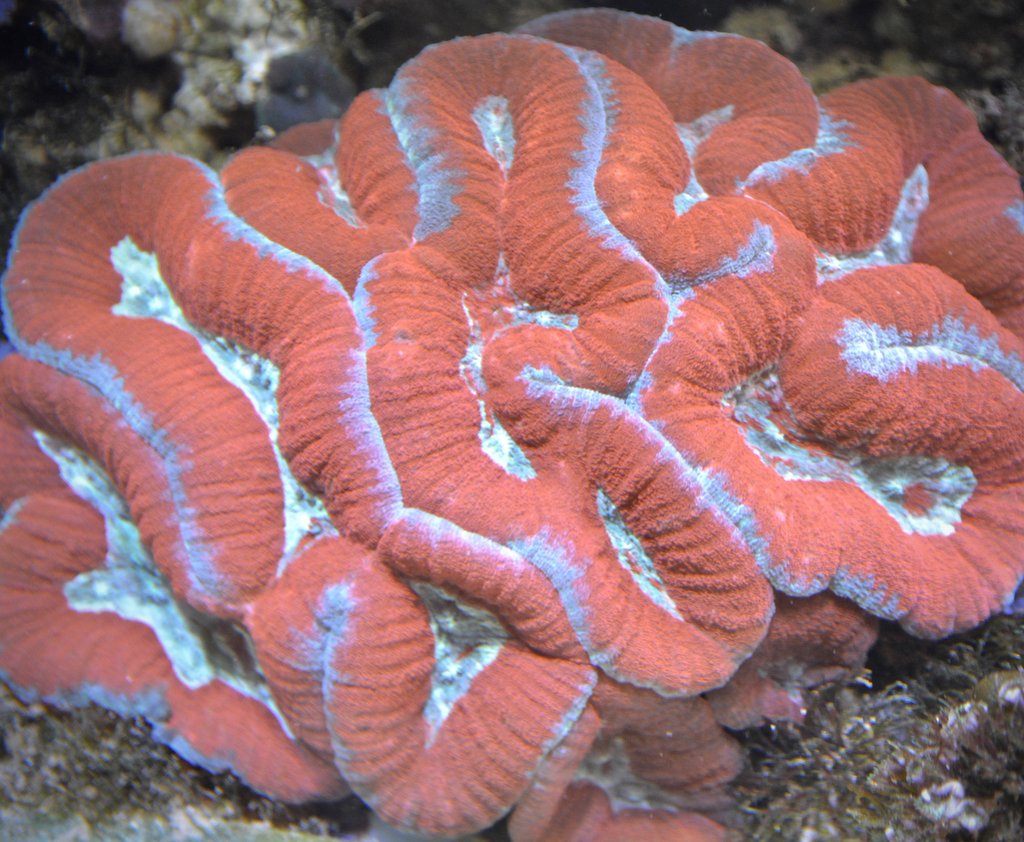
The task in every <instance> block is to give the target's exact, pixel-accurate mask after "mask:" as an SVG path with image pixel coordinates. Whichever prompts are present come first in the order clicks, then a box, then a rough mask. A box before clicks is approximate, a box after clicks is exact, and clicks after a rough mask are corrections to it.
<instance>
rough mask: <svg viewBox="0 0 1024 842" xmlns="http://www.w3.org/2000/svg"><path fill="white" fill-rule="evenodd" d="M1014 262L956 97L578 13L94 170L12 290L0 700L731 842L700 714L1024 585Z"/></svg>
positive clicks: (780, 694) (326, 779)
mask: <svg viewBox="0 0 1024 842" xmlns="http://www.w3.org/2000/svg"><path fill="white" fill-rule="evenodd" d="M300 140H301V142H299V141H300ZM1022 266H1024V199H1022V196H1021V191H1020V187H1019V184H1018V182H1017V179H1016V176H1015V175H1014V173H1012V171H1011V170H1010V169H1009V168H1008V167H1007V166H1006V165H1005V164H1004V163H1003V162H1002V161H1001V159H999V157H998V155H996V153H995V152H993V151H992V149H991V148H990V147H989V146H988V145H987V144H986V143H985V142H984V141H983V140H982V138H981V136H980V134H979V133H978V131H977V128H976V127H975V125H974V123H973V121H972V120H971V119H970V116H969V113H968V112H967V110H966V109H965V107H964V106H963V105H961V104H960V103H959V102H957V101H956V100H955V98H953V97H952V95H950V94H949V92H947V91H943V90H940V89H937V88H934V87H932V86H930V85H928V84H927V83H925V82H923V81H921V80H916V79H882V80H872V81H865V82H859V83H857V84H855V85H851V86H848V87H846V88H842V89H839V90H837V91H835V92H833V93H831V94H829V95H828V96H827V97H823V98H822V99H820V100H818V99H816V98H815V97H814V96H813V94H812V93H811V91H810V88H809V87H808V86H807V84H806V82H805V81H804V80H803V79H802V78H801V77H800V75H799V73H798V72H797V71H796V70H795V68H793V67H792V65H790V64H789V63H788V62H786V61H785V60H784V59H782V58H781V57H779V56H777V55H775V54H774V53H772V52H771V51H770V50H768V49H767V48H766V47H764V46H763V45H761V44H758V43H756V42H752V41H749V40H746V39H743V38H739V37H736V36H730V35H720V34H717V33H694V32H687V31H685V30H681V29H678V28H675V27H673V26H671V25H669V24H667V23H664V22H662V21H657V20H653V19H648V18H641V17H638V16H635V15H628V14H623V13H619V12H611V11H604V10H589V11H588V10H584V11H576V12H568V13H561V14H557V15H554V16H549V17H547V18H542V19H541V20H539V21H536V22H534V23H532V24H530V25H529V26H527V27H526V28H525V29H524V31H523V32H522V33H519V34H514V35H490V36H482V37H479V38H467V39H460V40H457V41H453V42H449V43H445V44H440V45H436V46H434V47H431V48H429V49H427V50H425V51H424V52H423V53H422V54H421V55H420V56H419V57H418V58H416V59H414V60H413V61H411V62H409V63H408V64H407V65H405V67H403V68H402V69H401V70H400V71H399V73H398V75H397V76H396V78H395V80H394V81H393V82H392V84H391V85H390V86H389V87H388V88H387V89H384V90H374V91H367V92H365V93H363V94H362V95H361V96H360V97H359V98H358V99H357V100H356V102H355V103H354V104H353V106H352V107H351V109H350V110H349V111H348V113H347V114H346V115H345V116H344V117H343V118H342V119H341V120H340V121H339V123H338V124H337V126H336V127H334V129H333V130H331V129H330V128H329V127H325V126H323V125H320V126H317V127H315V130H310V131H306V132H304V133H303V134H302V136H301V138H298V136H297V135H296V136H295V137H293V138H292V139H290V140H289V139H288V138H287V137H286V138H282V139H281V141H280V142H279V143H277V144H275V145H274V147H272V148H271V147H268V148H258V149H249V150H245V151H242V152H240V153H238V154H237V155H236V156H235V157H234V158H232V159H231V160H230V161H229V162H228V163H227V165H226V166H225V167H224V168H223V170H222V171H221V172H220V173H215V172H213V171H211V170H209V169H207V168H206V167H204V166H202V165H201V164H199V163H197V162H195V161H191V160H188V159H185V158H181V157H176V156H173V155H167V154H140V155H135V156H130V157H126V158H121V159H117V160H112V161H105V162H101V163H97V164H93V165H90V166H88V167H85V168H83V169H81V170H79V171H77V172H74V173H72V174H70V175H68V176H66V177H64V178H63V179H62V180H61V181H60V182H58V183H57V184H56V185H55V186H54V187H52V188H51V189H50V190H49V191H48V192H47V193H46V194H45V195H44V196H43V197H42V198H41V199H39V200H38V201H37V202H36V203H35V204H34V205H32V206H31V207H30V208H29V209H28V210H27V211H26V212H25V215H24V216H23V218H22V221H21V222H20V224H19V227H18V229H17V232H16V235H15V238H14V242H13V244H12V250H11V257H10V261H9V265H8V267H7V270H6V274H5V275H4V278H3V308H4V319H5V322H4V325H5V331H6V333H7V336H8V337H9V339H10V342H11V345H12V346H13V350H12V351H11V352H10V353H7V354H6V355H3V356H2V358H0V461H2V464H3V465H4V471H3V472H2V473H0V603H2V606H3V608H2V610H0V675H2V677H3V678H4V679H5V680H6V681H7V682H9V683H10V684H11V685H12V686H13V687H15V688H16V689H17V690H18V691H19V692H20V693H22V694H23V695H25V696H27V697H37V698H43V699H45V700H48V701H50V702H53V703H57V704H63V705H72V704H80V703H84V702H90V701H91V702H97V703H99V704H103V705H106V706H108V707H111V708H114V709H116V710H118V711H121V712H124V713H132V714H143V715H145V716H146V717H148V718H149V719H150V720H151V721H152V722H153V724H154V729H155V733H156V735H157V736H158V737H159V738H160V739H163V740H165V741H166V742H168V743H169V744H171V745H172V746H173V747H174V748H176V749H177V750H178V751H179V752H181V753H182V754H183V755H184V756H186V757H187V758H189V759H190V760H192V761H194V762H197V763H200V764H203V765H205V766H207V767H209V768H212V769H225V768H227V769H232V770H234V771H235V772H236V773H237V774H239V775H240V776H241V777H242V778H244V779H245V780H246V781H248V782H249V783H250V784H251V785H253V786H254V787H256V788H257V789H259V790H262V791H264V792H267V793H269V794H271V795H273V796H276V797H280V798H283V799H288V800H294V801H301V800H305V799H310V798H336V797H340V796H341V795H343V794H344V793H346V792H347V791H348V790H349V788H351V789H352V790H354V791H355V792H356V793H357V794H358V795H359V796H360V797H361V798H362V799H363V800H364V801H366V802H367V803H368V804H369V805H370V806H371V807H372V808H373V809H374V810H375V811H376V812H377V813H378V814H379V815H380V817H381V818H382V819H383V820H384V821H385V822H387V823H389V824H392V825H394V826H396V827H398V828H401V829H402V830H404V831H407V832H411V833H418V834H422V835H425V836H441V837H443V836H454V835H458V834H462V833H466V832H470V831H473V830H475V829H479V828H483V827H486V826H488V825H490V824H492V823H494V822H496V821H497V820H499V819H500V818H501V817H502V816H504V815H506V814H511V818H510V820H509V829H510V832H511V834H512V836H513V838H514V839H515V840H516V842H530V840H549V839H564V840H570V839H573V840H584V839H585V840H592V839H605V838H607V839H628V838H637V839H640V838H644V839H647V838H652V836H653V835H656V836H658V838H664V839H669V838H679V839H684V838H685V839H717V838H723V834H724V833H725V831H724V829H723V827H722V825H721V824H720V823H719V820H721V819H722V818H723V817H724V815H725V813H726V811H727V808H728V798H727V796H726V793H725V786H726V784H727V783H728V781H729V779H730V778H731V777H732V776H733V775H734V774H735V773H736V770H737V769H738V768H739V762H740V760H739V758H740V755H739V750H738V748H737V746H736V744H735V743H734V742H733V741H732V740H731V738H729V737H728V736H727V735H726V733H725V732H724V731H723V730H722V728H721V727H720V726H719V724H718V723H721V724H723V725H727V726H730V727H743V726H746V725H749V724H752V723H755V722H759V721H762V720H763V719H765V718H768V719H771V718H785V717H790V718H799V716H800V715H801V713H802V708H801V696H800V693H801V691H802V690H803V689H805V688H807V687H809V686H812V685H814V684H816V683H819V682H820V681H824V680H829V679H830V678H834V677H836V676H838V675H842V674H843V672H844V671H846V670H849V669H851V668H853V667H855V666H856V665H858V664H859V663H860V662H862V660H863V658H864V656H865V654H866V652H867V650H868V648H869V647H870V645H871V643H872V641H873V639H874V636H875V630H876V625H877V618H885V619H890V620H895V621H898V622H900V623H901V624H902V625H903V626H904V627H905V628H906V629H907V630H908V631H909V632H911V633H913V634H917V635H921V636H928V637H938V636H942V635H947V634H950V633H952V632H956V631H961V630H964V629H968V628H970V627H972V626H975V625H977V624H978V623H980V622H982V621H983V620H984V619H985V618H987V617H988V616H990V615H991V614H993V613H994V612H997V611H999V610H1001V609H1002V608H1004V607H1005V606H1007V605H1008V604H1010V602H1011V601H1012V600H1013V598H1014V593H1015V591H1016V589H1017V588H1018V586H1019V584H1020V582H1021V578H1022V576H1024V394H1022V392H1024V345H1022V341H1021V336H1022V334H1024V279H1022V277H1021V267H1022ZM776 612H777V613H776ZM704 694H707V695H706V696H705V695H704Z"/></svg>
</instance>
